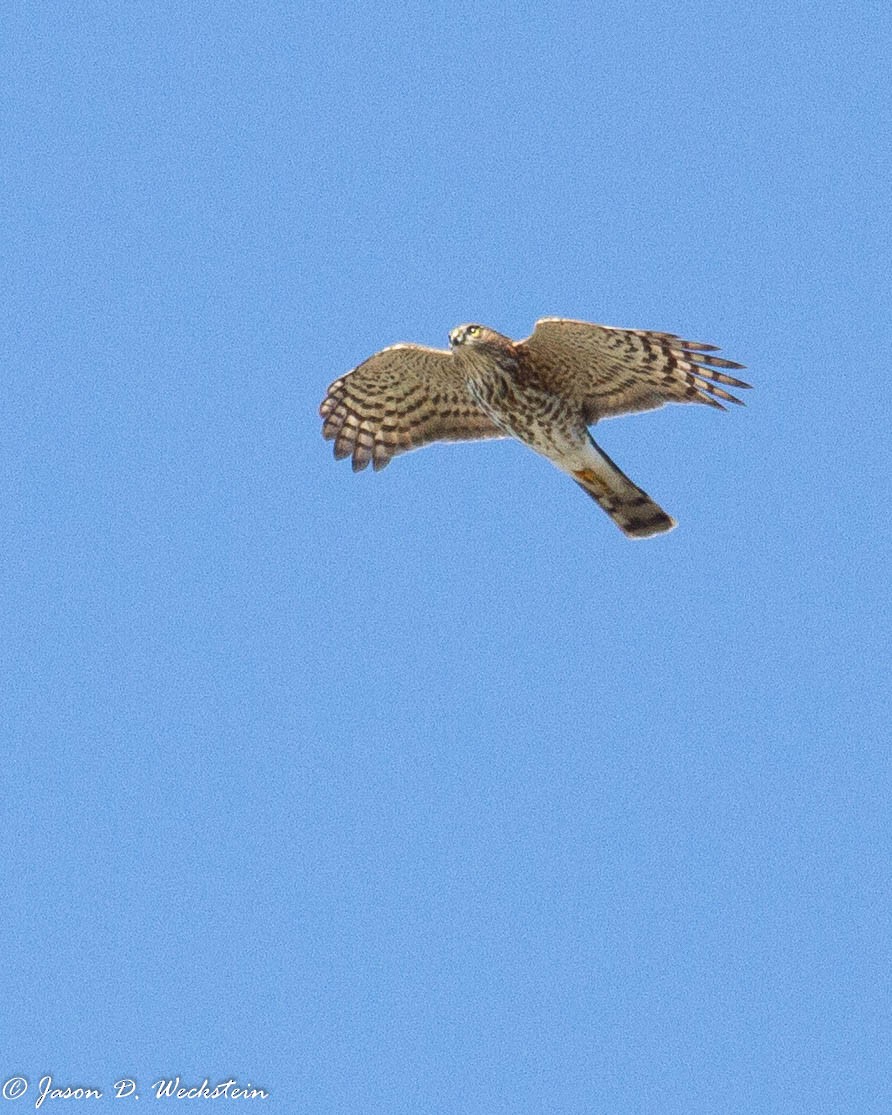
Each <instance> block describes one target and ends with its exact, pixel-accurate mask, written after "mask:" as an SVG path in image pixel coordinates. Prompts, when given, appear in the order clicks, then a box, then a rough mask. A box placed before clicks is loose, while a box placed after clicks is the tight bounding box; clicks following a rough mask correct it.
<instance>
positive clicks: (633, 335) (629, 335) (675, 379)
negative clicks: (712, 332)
mask: <svg viewBox="0 0 892 1115" xmlns="http://www.w3.org/2000/svg"><path fill="white" fill-rule="evenodd" d="M518 347H522V348H524V349H525V350H526V352H527V353H528V354H529V356H530V358H531V359H532V361H533V364H534V366H535V368H536V370H537V372H538V373H539V374H540V375H541V376H542V378H543V380H545V382H546V383H547V384H548V386H549V387H550V388H551V389H552V390H553V391H554V392H555V393H556V394H560V395H564V396H566V397H569V398H572V399H576V400H578V401H579V403H580V405H581V406H582V408H583V411H584V413H585V420H586V422H588V423H589V424H591V423H593V422H597V421H598V419H599V418H611V417H613V416H614V415H617V414H628V413H631V412H632V411H640V410H654V409H655V408H656V407H661V406H663V404H664V403H708V404H709V405H710V406H714V407H718V408H719V409H720V410H722V409H724V408H723V407H722V404H721V403H720V402H718V401H717V400H718V399H723V400H725V401H726V402H730V403H740V402H741V400H740V399H737V398H735V397H734V396H733V395H731V394H729V393H728V392H727V391H724V390H723V389H722V388H721V387H719V386H718V384H725V385H726V386H728V387H739V388H745V387H749V386H750V385H749V384H748V383H744V382H743V380H740V379H734V377H733V376H729V375H725V374H724V373H722V372H719V371H717V370H716V369H717V368H735V369H736V368H742V367H743V365H742V364H735V363H734V362H733V361H732V360H724V359H722V358H721V357H719V356H711V355H709V354H710V353H712V352H715V351H716V346H715V345H704V344H700V343H699V342H697V341H685V340H682V339H681V338H680V337H677V336H676V335H675V334H674V333H652V332H648V331H647V330H644V329H616V328H614V327H612V326H609V325H592V324H590V323H589V322H587V321H572V320H571V319H569V318H560V317H546V318H542V319H541V320H540V321H537V322H536V328H535V329H534V330H533V332H532V334H531V335H530V336H529V337H527V338H526V340H525V341H519V342H518Z"/></svg>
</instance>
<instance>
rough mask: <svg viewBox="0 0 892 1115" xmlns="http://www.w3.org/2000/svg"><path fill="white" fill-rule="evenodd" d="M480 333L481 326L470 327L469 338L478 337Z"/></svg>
mask: <svg viewBox="0 0 892 1115" xmlns="http://www.w3.org/2000/svg"><path fill="white" fill-rule="evenodd" d="M479 332H480V326H479V325H469V326H468V336H469V337H476V336H477V334H478V333H479Z"/></svg>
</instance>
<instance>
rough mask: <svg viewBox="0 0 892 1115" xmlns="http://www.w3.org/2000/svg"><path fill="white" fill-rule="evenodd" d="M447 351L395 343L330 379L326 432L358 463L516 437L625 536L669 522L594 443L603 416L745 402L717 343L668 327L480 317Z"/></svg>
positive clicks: (380, 463)
mask: <svg viewBox="0 0 892 1115" xmlns="http://www.w3.org/2000/svg"><path fill="white" fill-rule="evenodd" d="M449 341H450V349H448V350H443V349H432V348H425V347H423V346H421V345H393V346H391V347H390V348H386V349H383V350H382V351H381V352H378V353H376V354H375V355H374V356H372V357H370V358H369V359H368V360H366V361H365V362H364V363H363V364H360V365H359V366H358V367H357V368H355V369H354V370H353V371H352V372H350V373H348V374H347V375H345V376H342V377H341V379H338V380H335V382H334V383H333V384H331V386H330V387H329V389H328V393H327V395H326V397H325V399H324V400H323V402H322V406H321V407H320V413H321V415H322V418H323V420H324V424H323V428H322V432H323V436H324V437H326V438H330V439H333V440H334V443H335V445H334V452H335V456H336V457H348V456H351V457H352V459H353V468H354V469H362V468H365V467H366V466H367V465H368V464H369V463H370V462H371V463H372V464H373V466H374V468H375V469H380V468H383V467H384V466H385V465H386V464H388V462H389V461H390V459H391V458H392V457H394V456H396V454H398V453H402V452H405V451H406V450H408V449H414V448H417V447H419V446H421V445H426V444H428V443H429V442H432V441H438V440H445V441H459V440H474V439H478V438H492V437H514V438H517V440H519V441H521V442H523V443H524V444H525V445H528V446H529V447H530V448H531V449H534V450H535V451H536V452H538V453H540V454H542V456H544V457H547V458H548V459H549V460H550V461H551V462H552V463H553V464H555V465H556V466H557V467H558V468H560V469H561V470H562V471H564V472H566V473H568V474H569V475H570V476H572V477H573V479H574V480H575V481H576V482H577V483H578V484H579V485H580V486H581V487H582V488H583V489H584V490H585V491H586V492H587V493H588V494H589V495H591V496H592V497H593V498H594V499H595V500H596V501H597V502H598V504H599V505H600V506H601V507H602V508H603V509H604V510H605V511H606V512H607V514H608V515H610V517H611V518H612V519H613V520H614V522H616V524H617V525H618V526H619V527H620V529H621V530H622V531H623V532H624V533H625V534H627V535H628V536H629V537H632V538H643V537H647V536H648V535H651V534H657V533H660V532H661V531H664V530H670V529H671V528H672V527H673V526H674V525H675V522H674V520H673V519H671V518H670V517H669V516H668V515H667V514H666V513H665V512H664V511H663V510H662V509H661V508H660V507H658V506H657V504H656V503H654V501H653V500H652V499H651V498H650V497H649V496H648V495H647V494H646V493H645V492H643V491H642V490H641V489H640V488H638V487H637V486H636V485H635V484H633V483H632V481H631V480H629V478H628V477H627V476H626V475H625V474H624V473H623V472H622V471H621V470H620V469H619V468H618V467H617V466H616V465H615V464H614V463H613V461H611V460H610V458H609V457H608V456H607V455H606V454H605V453H604V452H603V451H602V450H601V449H600V448H599V447H598V446H597V445H596V444H595V442H594V441H593V440H592V437H591V435H590V434H589V432H588V427H589V426H591V425H594V424H595V423H596V422H597V421H598V420H599V419H601V418H609V417H613V416H614V415H618V414H625V413H631V412H634V411H642V410H652V409H654V408H656V407H660V406H662V405H663V404H664V403H668V402H700V403H707V404H709V405H711V406H716V407H719V408H720V409H722V406H721V403H720V402H718V400H719V399H721V400H724V401H727V402H734V403H738V402H740V400H739V399H736V398H735V397H734V396H733V395H731V394H729V393H728V392H727V391H725V390H724V389H723V387H721V386H719V385H720V384H724V385H726V386H731V387H738V388H745V387H747V386H748V384H746V383H743V382H742V381H741V380H738V379H734V378H733V377H732V376H729V375H727V374H725V373H723V372H720V371H718V370H717V369H718V368H732V369H737V368H740V367H742V365H740V364H735V363H733V362H732V361H730V360H724V359H722V358H720V357H716V356H712V355H710V354H711V353H712V352H714V351H715V346H713V345H703V344H699V343H696V342H691V341H683V340H681V339H680V338H679V337H677V336H675V335H674V334H672V333H652V332H646V331H643V330H632V329H614V328H611V327H608V326H604V325H591V324H589V323H588V322H583V321H571V320H569V319H566V318H543V319H542V320H540V321H538V322H537V323H536V328H535V330H534V331H533V333H532V335H531V336H529V337H527V338H526V340H524V341H517V342H515V341H512V340H510V339H509V338H508V337H505V336H503V335H502V334H501V333H496V332H495V331H494V330H492V329H487V328H486V327H485V326H482V325H463V326H459V327H458V328H457V329H454V330H453V331H452V332H451V333H450V335H449Z"/></svg>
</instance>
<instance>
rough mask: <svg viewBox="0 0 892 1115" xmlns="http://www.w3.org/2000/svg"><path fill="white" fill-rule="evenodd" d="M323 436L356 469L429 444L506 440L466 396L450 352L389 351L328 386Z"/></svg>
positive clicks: (322, 412)
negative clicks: (490, 438) (479, 439)
mask: <svg viewBox="0 0 892 1115" xmlns="http://www.w3.org/2000/svg"><path fill="white" fill-rule="evenodd" d="M319 413H320V415H321V416H322V418H323V419H324V423H323V426H322V436H323V437H325V438H328V439H329V440H334V455H335V457H338V458H341V457H350V456H352V457H353V469H354V471H358V470H359V469H363V468H365V467H366V466H367V465H368V464H369V462H370V461H371V462H372V464H373V466H374V468H375V469H376V470H377V469H382V468H384V466H385V465H386V464H387V463H388V462H389V461H390V459H391V457H395V456H396V455H397V454H398V453H405V452H406V451H407V450H408V449H417V448H418V447H419V446H421V445H427V444H428V443H429V442H432V441H473V440H475V439H477V438H487V437H505V434H504V433H503V432H502V431H501V430H500V429H499V428H498V427H497V426H495V425H493V423H492V422H491V421H490V420H489V419H488V418H487V417H486V415H485V414H484V413H483V411H481V410H480V409H479V407H478V406H477V404H476V403H475V402H474V400H473V399H472V398H471V396H470V395H469V394H468V390H467V386H466V384H465V380H464V377H463V376H462V374H461V372H460V371H459V368H458V366H457V362H456V361H455V360H453V358H452V353H451V352H449V351H448V350H444V349H437V348H424V347H423V346H422V345H391V347H390V348H385V349H382V350H381V351H380V352H376V353H375V355H374V356H370V357H369V359H368V360H366V361H365V362H364V363H362V364H360V365H359V366H358V367H357V368H354V369H353V371H352V372H348V373H347V375H345V376H341V378H340V379H336V380H335V381H334V383H333V384H332V385H331V386H330V387H329V389H328V392H327V394H326V396H325V398H324V399H323V401H322V405H321V406H320V408H319Z"/></svg>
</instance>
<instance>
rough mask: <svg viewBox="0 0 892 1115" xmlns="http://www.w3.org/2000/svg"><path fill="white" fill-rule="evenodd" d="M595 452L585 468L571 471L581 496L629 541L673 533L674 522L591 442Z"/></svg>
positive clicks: (590, 456)
mask: <svg viewBox="0 0 892 1115" xmlns="http://www.w3.org/2000/svg"><path fill="white" fill-rule="evenodd" d="M591 448H592V450H593V451H594V452H593V453H591V454H590V455H589V458H588V467H586V468H581V469H573V470H571V475H572V477H573V479H574V480H575V481H576V483H577V484H578V485H579V487H580V488H582V490H583V491H584V492H587V493H588V494H589V495H590V496H591V497H592V499H593V500H594V501H595V502H596V503H597V504H598V506H599V507H600V508H601V509H602V510H604V511H606V512H607V514H608V515H609V516H610V518H611V519H613V521H614V522H615V523H616V525H617V526H618V527H619V529H620V530H621V531H622V532H623V534H625V535H626V536H627V537H628V538H649V537H650V536H651V535H652V534H662V533H663V532H664V531H667V530H672V528H673V527H674V526H675V520H674V519H673V518H672V517H671V516H670V515H667V514H666V512H665V511H664V510H663V509H662V507H659V506H658V505H657V504H656V503H654V501H653V500H652V499H651V498H650V496H649V495H648V494H647V492H643V491H642V490H641V489H640V488H639V487H638V486H637V485H635V484H633V483H632V481H631V480H630V479H629V478H628V476H626V474H625V473H624V472H623V471H622V469H620V468H619V467H618V466H617V465H615V464H614V463H613V461H611V459H610V458H609V457H608V456H607V454H606V453H605V452H604V451H603V449H601V448H600V446H598V445H596V444H595V442H594V441H591Z"/></svg>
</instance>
